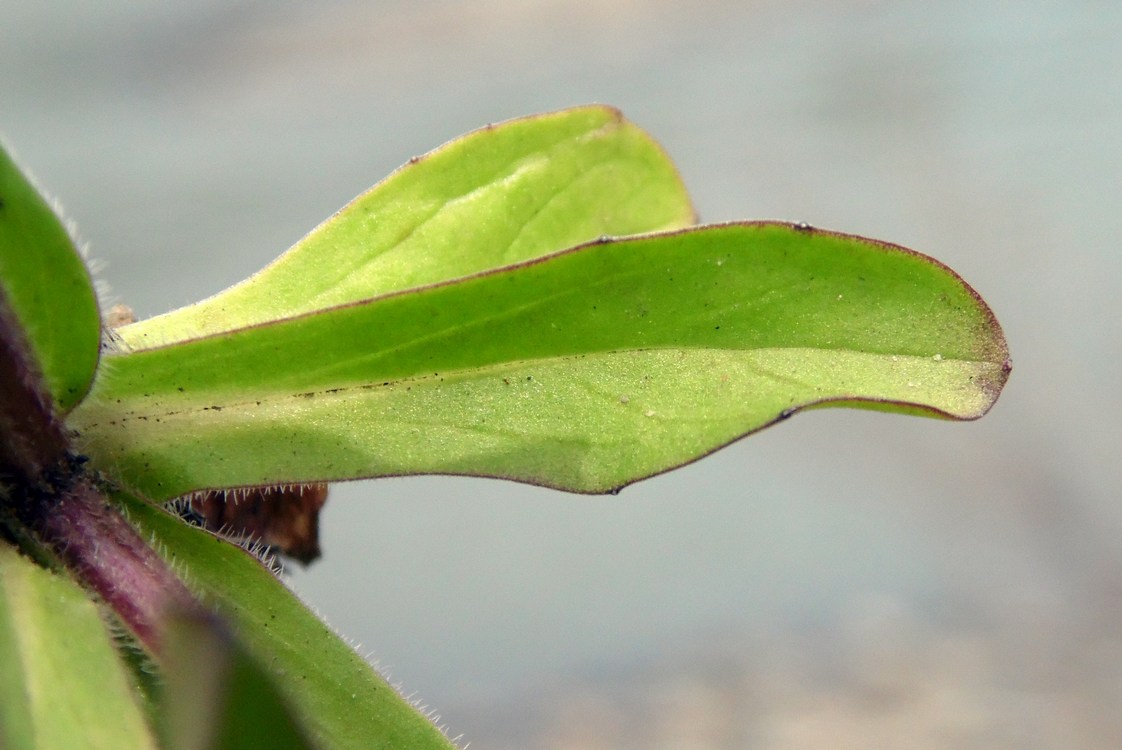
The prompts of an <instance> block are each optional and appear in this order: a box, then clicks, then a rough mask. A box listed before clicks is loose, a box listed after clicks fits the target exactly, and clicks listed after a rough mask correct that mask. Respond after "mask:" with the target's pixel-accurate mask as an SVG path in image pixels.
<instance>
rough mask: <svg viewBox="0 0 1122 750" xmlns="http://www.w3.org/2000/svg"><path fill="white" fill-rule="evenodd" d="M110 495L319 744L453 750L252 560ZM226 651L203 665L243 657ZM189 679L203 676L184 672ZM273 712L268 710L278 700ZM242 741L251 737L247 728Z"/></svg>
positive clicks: (330, 748) (332, 748)
mask: <svg viewBox="0 0 1122 750" xmlns="http://www.w3.org/2000/svg"><path fill="white" fill-rule="evenodd" d="M117 499H118V501H119V502H121V503H122V504H123V505H124V507H125V508H126V510H127V511H128V514H129V517H130V518H131V520H132V521H133V522H134V523H135V524H137V526H138V527H139V528H140V529H141V530H142V532H143V533H144V534H145V535H149V534H150V535H152V537H153V539H154V541H155V543H156V544H158V545H159V546H160V548H161V549H164V550H166V553H167V555H168V557H169V558H170V560H171V562H172V563H173V564H174V565H175V566H177V567H178V568H179V569H181V570H183V571H184V572H185V575H186V579H187V580H188V581H189V582H190V583H191V585H192V586H193V587H194V588H195V590H196V591H197V592H198V593H199V594H200V595H201V596H202V598H203V600H204V601H205V602H208V603H210V604H212V605H214V606H215V607H217V609H218V611H219V613H220V614H221V615H223V616H225V617H226V618H227V620H228V622H229V623H230V624H231V625H232V627H233V629H234V632H235V634H236V636H237V638H238V640H239V641H240V642H242V643H244V644H245V646H246V648H247V649H248V652H249V654H250V655H251V656H252V657H253V659H255V660H256V662H257V663H258V664H260V665H263V666H264V667H266V670H265V671H266V673H267V674H268V675H269V676H270V677H271V678H272V679H273V680H274V683H275V685H276V686H277V688H278V689H279V692H280V695H281V696H282V698H283V700H284V701H286V702H287V704H288V705H289V706H291V707H292V709H293V710H294V711H295V712H296V714H297V715H298V716H299V717H300V719H301V721H302V722H303V725H304V727H305V728H306V729H307V730H308V733H309V735H310V739H311V740H313V741H314V742H315V744H316V746H317V747H322V748H324V750H366V749H367V748H399V747H401V748H411V749H412V748H415V749H416V750H451V748H452V745H451V743H450V742H448V740H447V739H446V738H445V737H444V736H443V735H442V734H441V733H440V732H439V731H438V730H437V729H436V727H434V726H433V725H432V724H431V723H430V722H429V721H428V720H427V719H425V717H423V716H421V715H420V714H419V713H418V712H417V711H415V710H414V709H413V708H412V707H411V706H410V705H409V704H408V703H407V702H406V701H405V700H404V699H403V698H402V697H401V696H400V695H399V694H398V693H397V692H396V691H395V690H394V689H393V688H392V687H390V686H389V685H388V684H387V683H386V681H385V680H383V679H382V678H381V677H380V676H379V675H378V674H377V673H376V672H375V671H374V670H373V669H372V668H371V667H370V665H369V664H367V663H366V662H365V661H364V660H363V659H362V658H361V657H360V656H359V655H358V654H356V653H355V651H354V649H353V648H351V647H350V646H349V645H347V644H346V643H344V642H343V641H342V640H341V639H340V638H339V637H338V636H337V635H335V633H334V632H332V630H331V629H330V628H329V627H328V626H326V625H325V624H324V623H323V622H322V621H321V620H320V619H319V618H317V617H316V616H315V615H314V614H312V612H310V611H309V610H308V609H307V607H305V606H304V605H303V604H302V603H301V602H300V601H299V600H298V599H297V598H296V596H295V595H293V593H292V592H291V591H289V590H288V589H287V588H286V587H285V586H284V585H283V584H282V583H281V582H280V581H278V580H277V579H276V577H275V576H274V575H273V574H272V573H270V572H269V571H268V570H267V569H266V568H265V567H264V566H263V565H262V564H261V563H260V562H259V561H258V560H257V559H256V558H254V557H252V556H251V555H249V554H248V553H247V552H245V550H243V549H241V548H239V547H236V546H234V545H232V544H230V543H228V542H226V541H225V540H223V539H220V538H218V537H216V536H214V535H213V534H210V533H209V532H205V531H202V530H200V529H197V528H194V527H191V526H188V525H186V524H185V523H183V522H182V521H181V520H180V519H179V518H176V517H173V516H171V515H169V514H168V513H166V512H164V511H163V510H161V509H159V508H155V507H153V506H151V505H148V504H147V503H143V502H140V501H137V500H134V499H132V498H129V497H126V496H124V495H118V497H117ZM208 637H213V635H211V636H208ZM231 649H232V650H231V651H230V652H229V653H228V654H227V657H226V659H225V660H220V661H217V662H212V663H210V664H209V666H210V667H212V668H214V671H219V672H220V671H221V670H223V669H227V668H228V667H229V666H230V665H231V663H232V661H236V660H237V659H240V658H242V657H238V656H237V653H236V651H237V649H236V647H233V646H231ZM202 666H207V665H202ZM235 666H236V665H235ZM186 679H187V680H188V682H190V681H191V680H194V679H199V680H206V679H207V677H206V675H201V676H199V675H196V676H193V677H192V676H190V675H188V676H186ZM248 679H249V681H250V682H251V683H252V682H254V681H255V679H256V678H254V677H253V676H252V674H249V675H248ZM247 689H248V691H249V692H248V693H247V694H246V695H247V696H248V697H253V696H254V695H256V696H258V697H261V696H262V695H263V693H262V692H261V686H260V684H259V683H258V685H257V687H253V685H252V684H250V685H249V686H248V687H247ZM266 692H267V691H266ZM265 697H266V698H267V696H265ZM270 710H273V711H275V710H276V706H275V705H274V706H273V707H272V708H271V709H270ZM246 737H247V738H248V739H253V736H252V733H247V734H246ZM233 739H236V738H231V741H233Z"/></svg>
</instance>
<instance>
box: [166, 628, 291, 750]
mask: <svg viewBox="0 0 1122 750" xmlns="http://www.w3.org/2000/svg"><path fill="white" fill-rule="evenodd" d="M165 643H166V646H165V649H164V652H165V658H164V695H163V700H162V701H161V710H162V712H163V717H164V725H165V726H164V730H165V731H164V736H165V741H166V744H167V746H168V748H169V750H257V748H269V749H270V750H312V748H313V746H312V745H311V744H309V743H308V741H307V739H305V737H304V736H303V733H302V731H301V730H300V728H299V725H298V723H297V721H296V720H295V719H294V718H293V716H292V714H291V712H290V711H289V709H288V706H286V705H285V702H284V700H283V699H282V698H281V696H280V695H279V694H278V692H277V688H276V687H275V686H274V685H273V682H272V680H271V679H270V678H269V676H268V675H267V674H265V671H264V670H263V669H262V668H261V666H260V665H259V664H258V663H257V662H256V661H255V660H254V659H253V658H252V657H251V656H250V655H249V654H248V653H246V651H245V649H244V648H242V647H241V644H239V643H238V642H237V640H236V639H235V638H234V637H233V636H232V634H230V633H229V632H228V631H227V630H226V628H225V627H223V624H222V622H221V620H219V619H218V618H215V617H207V616H199V615H197V614H196V615H186V614H181V615H178V616H174V617H172V618H170V622H169V624H168V630H167V634H166V641H165Z"/></svg>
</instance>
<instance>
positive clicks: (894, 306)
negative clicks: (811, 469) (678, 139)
mask: <svg viewBox="0 0 1122 750" xmlns="http://www.w3.org/2000/svg"><path fill="white" fill-rule="evenodd" d="M372 331H373V332H377V336H376V337H373V336H372V335H371V332H372ZM1007 357H1008V352H1007V347H1006V345H1005V341H1004V338H1003V336H1002V334H1001V330H1000V327H999V326H997V323H996V321H995V320H994V318H993V315H992V313H991V312H990V311H989V308H988V307H986V306H985V304H984V303H983V302H982V301H981V300H980V298H978V296H977V294H976V293H975V292H974V291H973V290H972V289H971V288H970V287H969V286H968V285H966V284H965V282H963V281H962V280H961V278H959V277H958V276H957V275H956V274H954V273H953V272H952V271H950V270H949V269H947V268H946V267H945V266H942V265H941V264H938V263H937V262H935V261H933V260H931V259H930V258H927V257H925V256H922V255H919V254H918V253H914V252H912V251H908V250H905V249H903V248H899V247H895V246H890V245H886V244H884V243H877V242H873V241H869V240H864V239H862V238H856V237H851V236H846V235H837V234H832V233H828V232H817V231H814V232H811V231H806V230H803V229H800V228H799V227H794V226H789V225H781V224H774V223H766V222H762V223H744V224H733V225H721V226H714V227H703V228H697V229H691V230H685V231H680V232H675V233H668V234H661V235H650V236H645V237H636V238H627V239H621V240H618V241H612V242H605V243H594V244H591V245H587V246H583V247H580V248H575V249H573V250H570V251H566V252H563V253H559V254H557V255H555V256H551V257H550V258H548V259H544V260H540V261H535V262H530V263H526V264H523V265H521V266H518V267H510V268H506V269H499V270H497V271H494V272H492V273H489V274H482V275H479V276H477V277H473V278H470V279H462V280H458V281H455V282H451V283H447V284H443V285H437V286H433V287H428V288H425V289H420V290H413V291H410V292H408V293H402V294H397V295H391V296H388V297H385V298H381V299H378V300H373V301H370V302H367V303H362V304H356V305H350V306H345V307H340V308H335V309H333V310H331V311H327V312H324V313H320V314H317V315H309V316H305V317H302V318H298V319H294V320H289V321H282V322H279V323H276V324H274V325H270V326H261V327H257V328H254V329H248V330H246V331H241V332H234V333H231V334H225V335H222V336H215V337H212V338H209V339H203V340H199V341H195V342H191V343H186V344H181V345H178V346H174V347H168V348H166V349H159V350H151V351H148V352H138V353H135V354H131V355H127V356H124V357H121V358H120V359H119V360H117V361H115V363H114V367H112V368H111V369H110V373H111V375H112V377H110V378H107V379H106V380H105V382H104V383H102V384H100V385H101V386H102V388H100V389H99V390H97V391H95V393H94V395H93V396H92V397H91V406H90V408H89V409H88V410H83V411H82V413H80V414H78V415H76V416H78V417H79V418H80V419H79V420H78V423H77V424H76V426H77V427H78V429H79V430H80V431H81V432H82V433H83V439H84V440H85V441H86V443H84V447H85V449H86V450H88V451H90V452H92V453H93V454H94V455H97V456H99V457H100V458H101V459H102V460H103V463H104V465H109V466H116V467H117V469H118V472H119V474H120V476H122V478H124V477H128V478H127V479H124V481H137V480H136V479H135V478H136V477H138V476H139V475H141V474H142V473H143V472H142V471H141V468H140V465H141V464H143V465H145V466H147V467H148V469H149V470H151V469H153V468H154V469H155V474H156V475H158V476H159V477H160V480H159V481H160V482H161V484H160V486H155V485H152V484H149V485H145V486H143V487H142V489H144V490H145V491H147V492H151V493H155V494H156V495H157V496H170V495H174V494H180V493H182V492H186V491H189V490H191V489H196V488H198V487H212V486H235V485H252V484H271V483H286V482H298V481H313V480H314V481H322V480H331V479H339V478H350V477H356V476H382V475H391V474H407V473H469V474H481V475H485V476H498V477H504V478H510V479H517V480H520V481H528V482H533V483H537V484H545V485H548V486H554V487H560V488H564V489H570V490H574V491H584V492H604V491H609V490H612V489H615V488H618V487H619V486H621V485H624V484H627V483H629V482H631V481H635V480H636V479H639V478H642V477H644V476H649V475H651V474H655V473H658V472H661V471H665V470H667V469H669V468H673V467H674V466H677V465H681V464H682V463H686V462H688V461H691V460H694V459H695V458H697V457H698V456H700V455H703V454H705V453H708V452H711V451H712V450H715V449H717V448H718V447H720V446H722V445H725V444H727V443H728V442H731V441H732V440H735V439H736V438H738V437H740V436H743V435H745V434H748V433H750V432H753V431H755V430H758V429H760V428H761V427H763V426H766V425H767V424H770V423H773V422H775V421H778V420H780V419H782V418H784V417H786V416H789V415H790V414H791V413H793V411H794V410H797V409H800V408H805V407H807V406H811V405H818V404H829V403H844V404H850V403H852V402H863V403H869V404H873V405H877V406H879V407H880V408H884V409H888V410H900V411H916V410H918V411H922V412H926V413H929V414H933V415H941V416H946V417H950V418H955V419H974V418H977V417H979V416H981V415H982V414H984V413H985V411H986V410H988V408H989V407H990V406H991V405H992V403H993V401H994V400H995V399H996V397H997V395H998V393H999V392H1000V389H1001V386H1002V385H1003V383H1004V380H1005V377H1006V376H1007V374H1008V373H1007ZM263 363H267V365H265V364H263ZM712 376H716V378H717V379H716V380H715V381H714V380H712ZM145 394H147V395H145ZM251 394H252V395H251ZM118 399H120V402H119V403H118V401H117V400H118ZM675 404H679V406H675ZM98 405H100V406H98ZM120 405H124V407H125V412H124V413H122V412H121V411H120ZM215 407H217V408H215ZM621 407H624V409H623V410H622V411H621ZM648 413H649V414H648ZM636 414H638V415H640V416H641V418H636V416H635V415H636ZM669 414H673V416H672V417H670V416H667V415H669ZM112 415H116V416H117V417H118V418H117V419H113V416H112ZM730 415H732V416H731V417H730ZM730 418H731V420H732V421H730ZM664 419H669V421H668V422H666V423H665V425H664V426H663V427H661V428H659V427H658V425H659V424H661V423H662V420H664ZM157 420H158V421H157ZM110 421H114V422H116V424H114V425H110V424H109V422H110ZM488 432H491V433H493V435H492V438H491V439H489V440H484V435H485V434H486V433H488ZM619 435H630V436H631V437H630V438H628V439H626V440H625V441H624V443H625V444H626V451H624V452H629V453H630V454H632V455H635V456H638V457H639V459H640V460H637V462H634V463H632V464H627V465H624V464H619V463H618V461H615V460H614V459H613V458H612V457H611V456H612V455H613V451H615V452H619V451H620V450H621V440H620V438H619V437H618V436H619ZM138 436H140V437H138ZM495 436H499V437H495ZM141 440H143V446H142V445H140V441H141ZM254 467H257V468H254Z"/></svg>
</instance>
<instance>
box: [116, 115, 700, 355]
mask: <svg viewBox="0 0 1122 750" xmlns="http://www.w3.org/2000/svg"><path fill="white" fill-rule="evenodd" d="M693 221H694V214H693V209H692V207H691V205H690V201H689V197H688V196H687V194H686V191H685V188H684V187H683V186H682V183H681V181H680V179H679V177H678V174H677V172H676V171H675V169H674V166H673V164H672V163H671V162H670V160H669V159H668V157H667V156H666V154H665V153H664V152H663V151H662V149H661V148H660V147H659V146H658V145H657V144H656V143H655V142H654V141H652V140H651V138H650V137H649V136H648V135H646V134H645V133H644V132H643V131H641V130H640V129H639V128H637V127H635V126H634V125H632V124H631V123H630V122H628V121H627V120H625V119H624V118H623V116H622V115H621V114H620V112H619V111H618V110H615V109H611V108H609V107H602V106H591V107H581V108H577V109H570V110H565V111H561V112H554V113H550V114H543V115H536V116H533V117H527V118H523V119H519V120H512V121H510V122H506V123H502V124H499V125H493V126H489V127H486V128H483V129H481V130H477V131H475V132H473V133H469V134H468V135H465V136H463V137H461V138H458V139H456V140H453V141H451V142H450V143H447V144H445V145H444V146H441V147H440V148H438V149H436V150H435V151H432V152H431V153H429V154H427V155H425V156H422V157H418V158H416V159H413V160H411V161H410V162H409V163H408V164H406V165H405V166H403V167H402V168H401V169H399V170H398V171H396V172H395V173H394V174H392V175H390V176H389V177H388V178H387V179H385V180H384V181H382V182H381V183H379V184H378V185H375V186H374V187H373V188H371V189H370V190H369V191H368V192H366V193H365V194H363V195H361V196H359V197H358V198H356V199H355V200H354V201H352V202H351V203H350V204H348V205H347V206H346V207H345V208H343V209H342V210H340V211H339V212H338V213H337V214H335V215H334V216H332V217H331V218H330V219H328V220H327V221H326V222H324V223H323V224H321V225H320V226H319V227H318V228H316V229H315V230H313V231H312V232H311V233H310V234H309V235H308V236H306V237H305V238H304V239H303V240H301V241H300V242H298V243H297V244H296V245H295V246H294V247H292V248H291V249H290V250H289V251H288V252H286V253H285V254H284V255H282V256H281V257H280V258H278V259H277V260H276V261H274V262H273V263H272V264H270V265H269V266H267V267H266V268H264V269H263V270H262V271H260V272H259V273H257V274H255V275H254V276H252V277H250V278H249V279H246V280H245V281H243V282H242V283H240V284H237V285H236V286H234V287H231V288H230V289H228V290H226V291H225V292H222V293H220V294H217V295H215V296H214V297H211V298H209V299H206V300H203V301H202V302H199V303H197V304H194V305H190V306H188V307H184V308H181V309H179V310H175V311H172V312H170V313H167V314H165V315H160V316H157V317H155V318H151V319H149V320H144V321H141V322H139V323H136V324H134V325H130V326H126V327H124V328H121V329H119V331H118V332H119V333H120V335H121V337H122V338H123V339H124V340H125V342H126V343H127V344H128V345H129V346H132V347H134V348H144V347H149V346H155V345H161V344H167V343H170V342H173V341H180V340H183V339H186V338H193V337H195V336H200V335H205V334H211V333H216V332H220V331H228V330H232V329H235V328H242V327H245V326H248V325H253V324H257V323H263V322H267V321H270V320H274V319H277V318H286V317H291V316H294V315H299V314H302V313H307V312H311V311H313V310H319V309H322V308H326V307H333V306H336V305H341V304H346V303H349V302H355V301H359V300H365V299H369V298H371V297H375V296H378V295H382V294H387V293H390V292H396V291H401V290H403V289H408V288H412V287H418V286H423V285H427V284H432V283H436V282H439V281H445V280H447V279H452V278H456V277H460V276H466V275H469V274H472V273H476V272H479V271H483V270H487V269H490V268H494V267H496V266H504V265H509V264H511V263H516V262H519V261H524V260H529V259H531V258H536V257H538V256H541V255H545V254H547V253H551V252H555V251H557V250H562V249H564V248H566V247H571V246H572V245H576V244H577V243H579V242H585V241H588V240H591V239H594V238H596V237H599V236H601V235H608V234H617V235H624V234H637V233H640V232H649V231H654V230H660V229H673V228H678V227H683V226H687V225H689V224H691V223H693Z"/></svg>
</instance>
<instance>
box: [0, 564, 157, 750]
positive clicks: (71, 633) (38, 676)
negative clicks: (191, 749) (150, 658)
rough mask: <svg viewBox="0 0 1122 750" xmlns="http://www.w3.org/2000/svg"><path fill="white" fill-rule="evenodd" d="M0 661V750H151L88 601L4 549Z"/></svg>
mask: <svg viewBox="0 0 1122 750" xmlns="http://www.w3.org/2000/svg"><path fill="white" fill-rule="evenodd" d="M0 656H2V657H3V659H2V660H0V663H3V664H4V669H3V670H0V745H2V746H3V747H6V748H12V750H32V749H34V750H54V749H55V748H58V749H59V750H63V749H64V748H73V747H88V748H106V750H109V749H111V748H112V749H116V748H137V749H138V750H140V749H143V750H150V749H153V748H155V746H156V745H155V741H154V740H153V738H152V736H151V733H150V731H149V729H148V727H147V725H146V724H145V721H144V718H143V716H142V713H141V710H140V708H139V706H138V705H137V703H136V700H135V697H134V695H133V693H132V691H131V690H130V687H129V677H128V675H127V673H126V671H125V670H124V668H123V666H122V664H121V663H120V661H119V659H118V658H117V654H116V653H115V652H114V650H113V646H112V645H111V642H110V639H109V635H108V633H107V632H106V629H105V626H104V624H103V623H102V621H101V618H100V617H99V616H98V613H97V610H96V608H95V607H94V605H93V603H92V602H91V601H90V600H89V599H88V598H87V596H86V594H85V593H84V592H82V590H81V589H79V588H78V587H77V586H76V585H75V584H73V583H71V582H70V581H68V580H65V579H62V578H59V577H58V576H55V575H54V574H52V573H50V572H48V571H46V570H43V569H42V568H40V567H38V566H37V565H35V564H34V563H32V562H30V561H28V560H26V559H25V558H23V557H21V556H20V555H19V554H18V553H17V552H16V551H15V550H14V549H13V548H11V547H9V546H8V545H6V544H3V543H0Z"/></svg>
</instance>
